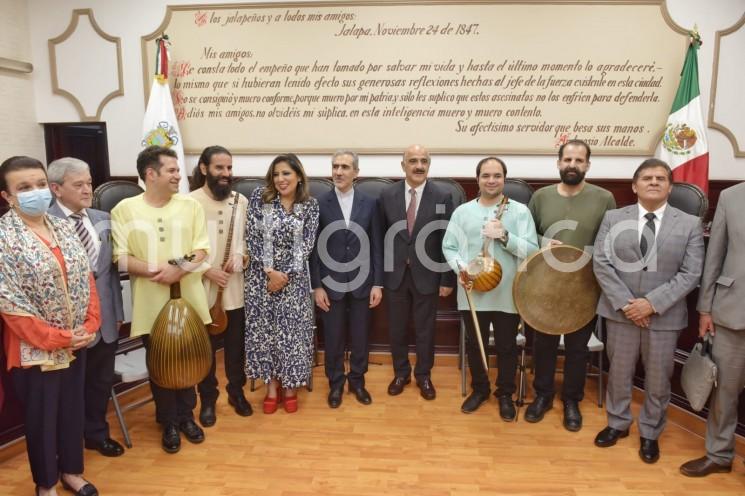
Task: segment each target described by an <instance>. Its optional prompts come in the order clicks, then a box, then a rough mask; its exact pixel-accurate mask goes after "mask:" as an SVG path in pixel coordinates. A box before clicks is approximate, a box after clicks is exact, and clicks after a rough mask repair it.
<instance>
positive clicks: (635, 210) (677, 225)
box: [593, 159, 704, 463]
mask: <svg viewBox="0 0 745 496" xmlns="http://www.w3.org/2000/svg"><path fill="white" fill-rule="evenodd" d="M632 189H633V190H634V193H636V195H637V197H638V200H639V201H638V203H637V204H636V205H631V206H628V207H624V208H619V209H616V210H609V211H608V212H607V213H606V214H605V217H604V218H603V223H602V224H601V225H600V231H599V232H598V236H597V238H596V240H595V250H594V254H593V267H594V270H595V275H596V276H597V279H598V283H599V284H600V288H601V289H602V291H603V292H602V295H601V296H600V301H599V302H598V315H600V316H602V317H604V318H605V320H606V327H607V329H608V357H609V358H610V371H609V374H608V394H607V396H606V405H607V406H606V410H607V414H608V426H607V427H606V428H605V429H603V430H602V431H600V433H599V434H598V435H597V436H596V437H595V445H596V446H598V447H601V448H606V447H609V446H613V445H614V444H616V441H617V440H618V439H619V438H622V437H626V436H628V435H629V426H630V425H631V422H632V421H633V418H632V415H631V393H632V389H633V385H634V384H633V379H634V370H635V369H636V362H637V360H638V359H639V356H640V355H641V359H642V362H643V364H644V375H645V377H644V403H643V404H642V409H641V413H640V414H639V434H640V437H641V446H640V449H639V456H640V458H641V459H642V461H644V462H645V463H654V462H656V461H657V460H658V459H659V457H660V450H659V445H658V443H657V439H658V438H659V436H660V434H661V433H662V430H663V429H664V428H665V420H666V411H667V406H668V404H669V403H670V377H671V376H672V373H673V367H674V354H675V348H676V344H677V342H678V336H679V335H680V331H681V329H684V328H685V327H686V326H687V325H688V308H687V305H686V295H687V294H688V293H690V292H691V291H693V290H694V289H695V288H696V285H697V284H698V281H699V278H700V277H701V269H702V267H703V261H704V238H703V231H702V229H701V220H700V219H699V218H698V217H694V216H693V215H689V214H686V213H684V212H682V211H680V210H678V209H677V208H674V207H672V206H671V205H669V204H668V203H667V199H668V197H669V196H670V193H671V192H672V171H671V170H670V167H669V166H668V165H667V164H666V163H665V162H663V161H661V160H657V159H648V160H645V161H644V162H642V164H641V165H640V166H639V167H638V168H637V169H636V172H634V179H633V183H632Z"/></svg>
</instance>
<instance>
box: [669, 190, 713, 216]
mask: <svg viewBox="0 0 745 496" xmlns="http://www.w3.org/2000/svg"><path fill="white" fill-rule="evenodd" d="M667 202H668V203H669V204H670V205H672V206H673V207H675V208H677V209H679V210H682V211H683V212H685V213H687V214H691V215H695V216H697V217H700V218H702V219H703V218H704V217H705V216H706V212H707V211H708V210H709V199H708V198H706V195H705V194H704V192H703V191H702V190H701V188H699V187H698V186H696V185H695V184H690V183H673V191H672V193H670V198H668V200H667Z"/></svg>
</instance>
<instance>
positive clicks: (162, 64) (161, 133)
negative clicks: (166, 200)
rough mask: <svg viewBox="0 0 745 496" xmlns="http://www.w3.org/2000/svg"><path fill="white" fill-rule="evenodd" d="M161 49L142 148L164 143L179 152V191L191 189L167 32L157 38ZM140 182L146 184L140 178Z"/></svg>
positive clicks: (156, 63) (148, 105) (151, 91)
mask: <svg viewBox="0 0 745 496" xmlns="http://www.w3.org/2000/svg"><path fill="white" fill-rule="evenodd" d="M155 41H156V43H157V46H158V51H157V53H156V55H155V77H154V78H153V86H152V87H151V88H150V98H149V99H148V101H147V109H145V118H144V119H143V121H142V143H141V146H142V148H146V147H148V146H153V145H157V146H164V147H166V148H173V149H174V150H175V151H176V155H178V164H179V168H180V169H181V181H180V182H179V192H180V193H188V192H189V175H188V174H187V173H186V162H185V161H184V144H183V141H182V139H181V131H179V128H178V119H176V112H175V111H174V109H173V100H172V99H171V88H170V87H169V86H168V46H167V45H168V36H166V35H163V37H162V38H158V39H157V40H155ZM140 186H142V187H143V189H144V187H145V186H144V184H142V181H141V180H140Z"/></svg>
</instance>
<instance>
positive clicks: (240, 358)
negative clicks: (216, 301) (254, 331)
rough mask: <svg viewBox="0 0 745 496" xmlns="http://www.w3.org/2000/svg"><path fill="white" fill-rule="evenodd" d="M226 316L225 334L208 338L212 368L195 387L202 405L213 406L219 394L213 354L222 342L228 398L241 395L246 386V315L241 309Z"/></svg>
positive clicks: (230, 311) (215, 362)
mask: <svg viewBox="0 0 745 496" xmlns="http://www.w3.org/2000/svg"><path fill="white" fill-rule="evenodd" d="M225 313H226V314H227V316H228V326H227V327H226V328H225V332H224V333H222V334H221V335H219V336H212V335H211V336H210V341H211V343H212V367H210V371H209V373H208V374H207V377H205V378H204V380H202V382H200V383H199V384H198V385H197V390H198V391H199V398H200V399H201V401H202V405H214V404H215V402H216V401H217V397H218V396H219V395H220V392H219V391H218V389H217V375H216V374H215V370H216V369H217V361H216V360H215V352H216V351H217V347H218V346H219V344H220V339H221V338H222V340H223V359H224V360H225V376H226V377H227V378H228V384H227V386H226V388H225V389H226V390H227V391H228V396H238V395H242V394H243V386H245V385H246V369H245V365H246V362H245V356H246V342H245V339H244V337H245V332H246V326H245V323H246V313H245V311H244V310H243V308H237V309H235V310H228V311H227V312H225Z"/></svg>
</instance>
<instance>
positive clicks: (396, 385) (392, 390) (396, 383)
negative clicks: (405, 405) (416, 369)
mask: <svg viewBox="0 0 745 496" xmlns="http://www.w3.org/2000/svg"><path fill="white" fill-rule="evenodd" d="M410 382H411V377H409V376H406V377H394V378H393V380H392V381H391V383H390V384H388V394H390V395H391V396H397V395H399V394H401V393H402V392H403V391H404V386H405V385H407V384H409V383H410Z"/></svg>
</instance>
